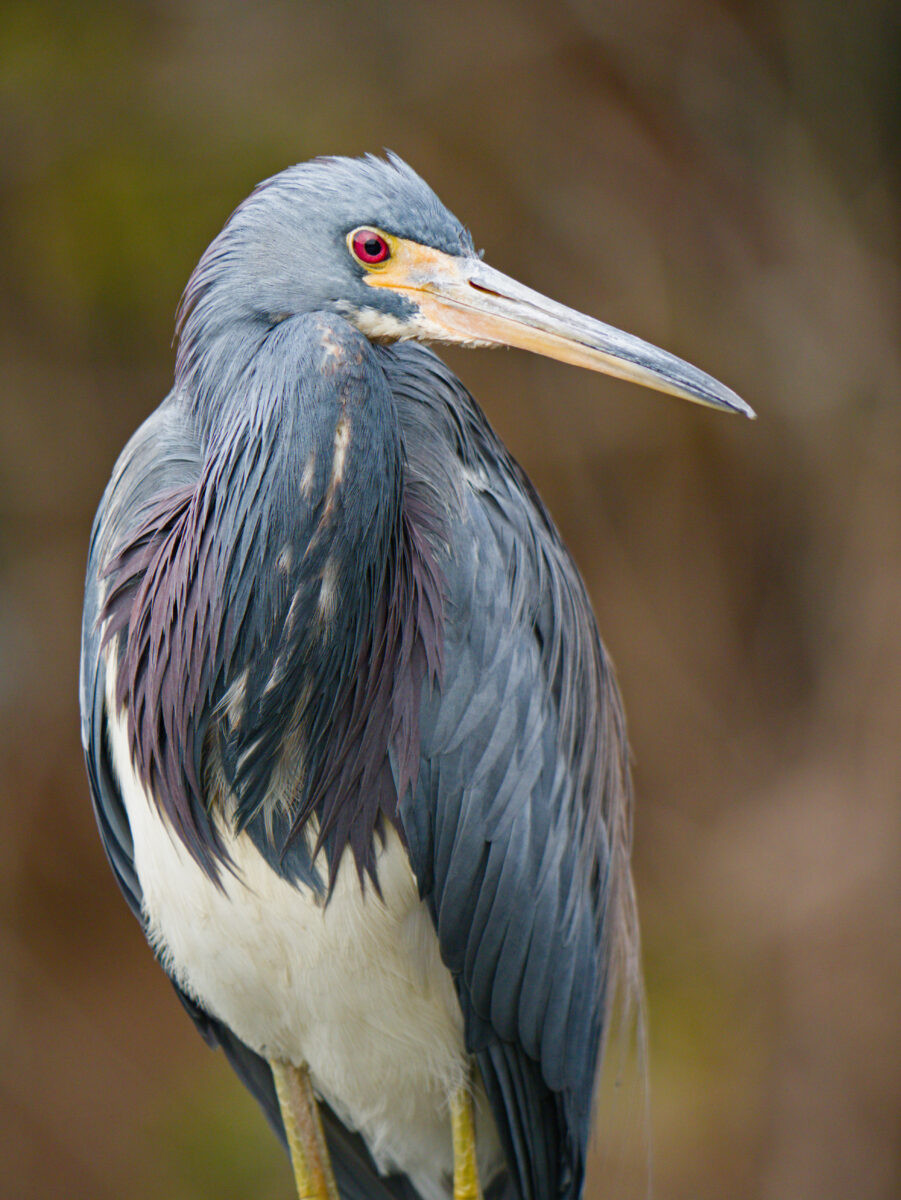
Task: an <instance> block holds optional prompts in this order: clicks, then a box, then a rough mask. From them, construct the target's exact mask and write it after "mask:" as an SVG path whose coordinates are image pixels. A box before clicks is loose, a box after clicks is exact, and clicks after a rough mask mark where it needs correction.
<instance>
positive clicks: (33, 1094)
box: [0, 0, 901, 1200]
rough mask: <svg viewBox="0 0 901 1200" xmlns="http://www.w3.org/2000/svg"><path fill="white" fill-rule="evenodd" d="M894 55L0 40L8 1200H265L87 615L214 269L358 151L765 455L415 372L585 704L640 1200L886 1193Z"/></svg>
mask: <svg viewBox="0 0 901 1200" xmlns="http://www.w3.org/2000/svg"><path fill="white" fill-rule="evenodd" d="M899 50H901V27H899V8H898V5H897V4H896V3H892V0H858V2H857V3H855V4H854V5H847V4H845V3H840V2H838V0H835V2H830V0H758V2H757V3H750V2H748V0H641V2H637V3H635V4H632V5H623V4H614V3H612V2H610V3H608V2H604V0H593V2H592V0H570V2H569V3H561V2H557V3H552V2H551V0H532V2H530V3H524V2H516V0H480V2H479V3H478V4H474V5H471V6H470V5H467V4H465V3H460V2H459V0H457V2H449V0H446V2H443V3H442V2H432V3H411V2H408V0H400V2H395V3H392V4H376V3H356V4H352V3H334V2H332V3H326V2H325V0H321V2H318V3H305V4H291V3H287V2H285V3H274V2H263V3H257V4H253V5H242V4H237V3H213V2H212V0H179V2H178V3H175V2H169V3H167V2H164V0H158V2H153V0H146V2H143V3H135V2H120V3H116V4H111V3H110V4H96V3H91V2H84V3H78V4H74V3H71V4H63V3H59V4H52V3H46V2H41V3H33V2H25V0H22V2H19V3H10V2H4V3H2V5H0V64H2V65H0V137H2V145H3V154H2V161H0V222H2V230H0V281H2V283H0V429H2V433H0V797H2V799H0V804H2V836H0V1161H2V1163H3V1167H2V1177H3V1184H2V1188H0V1190H2V1191H3V1193H4V1195H8V1196H10V1197H16V1198H23V1200H24V1198H27V1200H31V1198H43V1197H46V1196H51V1195H59V1194H63V1195H65V1196H66V1197H67V1198H68V1200H82V1198H84V1200H87V1198H91V1200H117V1198H118V1197H121V1196H123V1195H128V1196H129V1197H130V1198H131V1200H151V1198H154V1197H162V1196H166V1197H171V1198H173V1200H200V1198H201V1197H210V1196H216V1197H218V1198H219V1200H247V1198H249V1197H254V1198H255V1200H279V1198H280V1200H288V1198H289V1197H290V1196H291V1195H292V1192H291V1182H290V1176H289V1173H288V1168H287V1163H286V1162H285V1160H283V1158H282V1156H281V1154H280V1152H279V1150H278V1148H277V1146H276V1144H275V1141H274V1139H273V1138H272V1136H271V1135H270V1133H269V1131H268V1129H267V1128H266V1127H265V1126H264V1123H263V1120H262V1118H261V1117H260V1116H258V1114H257V1111H256V1109H255V1106H254V1105H253V1103H252V1101H251V1100H249V1099H248V1098H247V1097H246V1096H245V1095H244V1093H243V1092H242V1090H241V1088H240V1086H239V1085H238V1084H237V1082H236V1081H234V1080H233V1078H232V1077H231V1075H230V1073H229V1071H228V1069H227V1067H226V1066H225V1064H224V1062H223V1060H222V1058H221V1057H218V1056H215V1055H213V1054H211V1053H210V1052H209V1051H208V1050H207V1049H206V1048H205V1047H204V1045H203V1044H202V1043H201V1041H200V1040H199V1039H198V1038H197V1036H196V1034H195V1032H194V1030H193V1028H192V1026H191V1023H190V1022H189V1021H188V1020H187V1019H186V1017H185V1015H184V1014H183V1012H182V1011H181V1009H180V1006H179V1005H178V1003H177V1001H176V999H175V997H174V995H173V993H172V991H171V988H170V987H169V985H168V983H167V982H166V980H165V978H164V976H163V974H162V972H161V971H160V970H159V969H158V967H157V966H156V965H155V963H154V962H153V960H152V957H151V954H150V952H149V951H148V950H147V948H146V946H145V945H144V943H143V939H142V937H141V935H140V932H139V930H138V928H137V926H136V925H135V923H134V922H133V920H132V918H131V917H130V915H129V914H128V912H127V910H126V907H125V905H124V903H122V901H121V900H120V898H119V896H118V894H117V892H116V888H115V885H114V883H113V879H112V876H111V874H110V872H109V870H108V868H107V865H106V863H105V861H104V859H103V855H102V851H101V848H100V843H99V840H98V838H97V836H96V834H95V831H94V826H93V819H92V816H91V812H90V805H89V800H88V790H87V784H86V781H85V777H84V772H83V765H82V759H81V751H80V746H79V739H78V724H77V709H76V672H77V661H78V638H79V621H80V607H81V588H82V578H83V570H84V560H85V554H86V546H87V539H88V531H89V527H90V522H91V518H92V515H93V512H94V509H95V507H96V504H97V502H98V500H99V497H100V494H101V491H102V489H103V486H104V484H105V482H106V479H107V477H108V475H109V472H110V469H111V467H112V464H113V461H114V459H115V457H116V455H117V453H118V451H119V449H120V447H121V445H122V444H123V442H124V441H125V440H126V438H127V437H128V435H129V434H130V433H131V431H132V430H133V428H134V427H135V426H136V425H137V424H138V423H139V422H140V421H141V420H142V419H143V417H144V416H145V415H146V414H147V413H148V412H149V411H150V410H151V409H152V408H153V407H155V406H156V405H157V404H158V403H159V401H160V400H161V399H162V397H163V396H164V395H165V393H166V391H167V389H168V386H169V381H170V379H171V372H172V363H173V352H172V349H171V346H170V342H171V338H172V328H173V313H174V310H175V306H176V304H177V302H178V298H179V294H180V292H181V289H182V287H183V286H184V283H185V282H186V280H187V277H188V274H189V273H190V271H191V268H192V267H193V265H194V263H195V262H196V260H197V258H198V256H199V255H200V253H201V251H202V250H203V249H204V247H205V246H206V244H207V242H208V241H209V240H210V239H211V238H212V237H213V235H214V234H215V233H216V232H217V231H218V229H219V228H220V226H221V224H222V223H223V221H224V220H225V218H226V217H227V215H228V214H229V212H230V211H231V209H232V208H233V207H234V206H235V204H236V203H237V202H238V201H240V200H241V199H242V198H243V197H244V196H245V195H246V194H247V192H248V191H249V190H250V189H251V188H252V187H253V185H254V184H255V183H256V182H257V181H258V180H260V179H262V178H264V177H266V176H267V175H270V174H272V173H274V172H275V171H277V170H279V169H281V168H282V167H284V166H286V165H288V164H290V163H293V162H297V161H300V160H302V159H305V158H308V157H311V156H313V155H315V154H320V153H346V154H356V153H359V152H362V151H364V150H375V151H379V150H381V149H382V148H383V147H390V148H392V149H394V150H396V151H398V152H399V153H400V154H401V155H402V156H403V157H404V158H406V159H407V160H408V161H409V162H410V163H411V164H412V165H413V166H414V167H415V168H416V169H417V170H418V171H419V172H420V173H421V174H422V175H423V176H424V177H425V178H426V179H427V180H428V181H429V182H430V183H431V184H432V186H433V187H434V188H435V189H436V191H437V192H438V193H439V195H440V196H441V197H442V199H443V200H444V201H445V202H446V203H447V205H448V206H449V207H450V208H451V210H452V211H454V212H456V214H457V215H458V216H459V217H461V218H462V219H463V220H464V221H465V222H467V223H468V224H469V225H470V227H471V229H472V230H473V233H474V236H475V239H476V244H477V245H479V246H483V247H485V248H486V250H487V257H488V260H489V261H490V262H491V263H492V264H493V265H495V266H497V267H499V268H500V269H501V270H504V271H506V272H508V273H509V274H511V275H514V276H515V277H517V278H519V279H521V280H522V281H523V282H525V283H527V284H530V285H532V286H534V287H537V288H539V289H541V290H542V291H545V292H548V293H550V294H551V295H553V296H555V297H557V298H559V299H561V300H563V301H565V302H566V303H568V304H570V305H573V306H575V307H577V308H580V309H583V310H586V311H588V312H590V313H593V314H595V315H596V316H599V317H601V318H602V319H604V320H606V321H609V322H611V323H613V324H616V325H620V326H622V327H624V328H625V329H628V330H630V331H632V332H634V333H637V334H640V335H641V336H643V337H645V338H647V339H649V340H651V341H653V342H656V343H659V344H660V345H662V346H665V347H667V348H668V349H670V350H673V351H675V352H677V353H679V354H681V355H683V356H684V357H686V358H689V359H690V360H691V361H693V362H696V363H697V364H699V365H701V366H702V367H704V368H705V369H707V370H708V371H710V372H712V373H713V374H715V375H717V376H718V377H720V378H721V379H723V380H724V381H725V382H727V383H729V384H730V385H731V386H733V387H734V388H735V389H736V390H737V391H738V392H739V393H740V394H741V395H743V396H744V397H745V398H746V399H747V400H748V401H749V402H750V403H751V404H752V405H753V406H754V408H756V409H757V412H758V413H759V417H760V419H759V420H758V421H757V422H756V424H751V423H749V422H746V421H742V420H739V419H729V418H726V417H723V416H718V415H716V414H712V413H710V412H705V411H703V410H700V409H696V408H693V407H691V406H689V405H686V404H682V403H677V402H675V401H672V400H668V399H664V398H662V397H659V396H654V395H652V394H649V393H643V392H641V391H640V390H638V389H636V388H630V387H629V386H627V385H625V384H621V383H617V382H615V381H611V380H606V379H604V378H602V377H600V376H597V375H589V374H587V373H581V372H578V371H576V370H574V369H571V368H566V367H563V366H560V365H559V364H553V363H550V362H546V361H544V360H538V359H534V358H530V357H528V356H526V355H524V354H519V353H514V352H511V353H496V354H494V355H491V354H488V353H487V352H478V353H467V352H463V351H460V352H456V353H448V355H447V357H448V359H449V360H450V361H451V363H452V365H453V367H454V368H455V369H456V371H457V372H458V373H459V374H460V375H461V376H462V377H463V378H464V380H465V381H466V382H467V383H468V385H469V386H470V388H471V389H472V390H473V392H474V393H475V395H476V396H477V397H478V398H479V399H480V400H481V402H482V404H483V406H484V407H485V408H486V409H487V411H488V414H489V416H490V417H491V419H492V421H493V422H494V423H495V425H496V426H497V428H498V429H499V430H500V432H501V434H502V436H503V437H504V439H505V440H506V441H507V443H508V444H509V445H510V446H511V448H512V449H513V451H514V453H515V454H516V455H517V457H518V458H519V459H520V460H521V461H522V462H523V464H524V465H525V467H526V469H527V470H528V472H529V473H530V474H531V476H532V477H533V479H534V480H535V481H536V483H537V485H538V487H539V489H540V491H541V492H542V494H543V496H544V497H545V499H546V501H547V502H548V504H549V506H550V508H551V510H552V512H553V513H554V515H555V517H556V519H557V521H558V522H559V524H560V526H561V528H562V530H563V533H564V535H565V537H566V540H567V542H568V543H569V545H570V547H571V549H572V551H573V552H574V554H575V556H576V558H577V560H578V562H579V564H580V566H581V569H582V571H583V572H584V574H585V577H586V579H587V582H588V585H589V588H590V591H591V594H592V597H593V599H594V603H595V607H596V610H597V614H598V619H599V622H600V626H601V629H602V631H603V633H604V637H605V640H606V642H607V644H608V646H609V648H610V650H611V652H612V654H613V657H614V659H615V661H616V663H617V665H618V671H619V677H620V681H621V684H622V688H623V692H624V694H625V700H626V707H627V710H628V714H629V719H630V729H631V737H632V743H633V749H634V757H635V777H636V785H637V795H638V803H637V816H636V849H635V869H636V876H637V884H638V893H639V900H640V908H641V914H642V922H643V930H644V953H645V964H646V973H647V986H648V1003H649V1014H650V1042H651V1094H652V1122H653V1141H654V1160H655V1167H654V1174H655V1185H654V1191H655V1195H656V1196H657V1197H659V1198H662V1200H699V1198H704V1200H706V1198H710V1200H714V1198H716V1200H718V1198H721V1197H729V1198H730V1200H745V1198H748V1200H750V1198H755V1200H756V1198H763V1200H808V1198H809V1200H832V1198H835V1200H839V1198H841V1200H845V1198H847V1197H852V1196H853V1197H855V1200H889V1198H894V1197H898V1196H899V1195H901V1149H899V1147H901V1138H899V1132H901V1121H899V1115H901V1010H899V1000H898V997H899V994H901V960H899V945H901V920H899V912H901V905H899V900H901V895H899V892H901V887H899V878H901V874H899V848H901V816H899V813H901V806H899V791H901V736H899V734H901V682H899V681H901V618H899V614H901V513H899V499H901V495H899V493H901V407H899V378H901V364H899V340H898V329H899V324H898V318H899V237H898V233H899V223H898V218H899V203H898V201H899V190H901V189H899V183H901V170H899V157H898V144H899V137H898V135H899V132H901V91H899V82H898V79H899V76H898V63H899ZM604 1195H605V1193H604V1190H603V1186H602V1181H600V1182H599V1181H598V1180H597V1179H596V1180H595V1182H594V1183H593V1185H592V1194H591V1197H590V1200H601V1197H603V1196H604Z"/></svg>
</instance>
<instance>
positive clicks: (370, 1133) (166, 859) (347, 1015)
mask: <svg viewBox="0 0 901 1200" xmlns="http://www.w3.org/2000/svg"><path fill="white" fill-rule="evenodd" d="M109 675H110V676H112V671H109ZM108 702H109V711H110V713H111V714H112V713H114V712H115V711H116V709H115V706H114V703H113V694H112V684H111V685H110V688H109V690H108ZM110 730H111V737H110V740H111V751H112V757H113V762H114V764H115V768H116V773H117V775H118V779H119V783H120V786H121V789H122V795H123V799H124V802H125V807H126V809H127V812H128V819H129V823H130V825H131V830H132V835H133V838H134V852H135V868H136V870H137V875H138V879H139V880H140V883H141V888H142V891H143V895H144V913H145V917H146V920H147V928H148V937H149V938H150V941H151V942H152V944H153V946H154V948H155V949H156V951H157V952H158V954H159V955H160V957H161V959H162V961H163V963H164V965H165V966H166V968H167V970H168V971H169V972H170V974H172V975H173V977H174V978H175V979H176V980H177V981H178V982H179V984H180V985H181V986H182V987H183V988H184V989H185V991H186V992H188V993H189V994H190V995H191V996H193V997H194V998H196V999H197V1000H198V1001H199V1002H200V1003H201V1004H202V1005H203V1007H204V1008H205V1009H206V1010H207V1011H208V1012H210V1013H212V1014H213V1015H215V1016H216V1017H218V1018H219V1019H220V1020H222V1021H224V1022H225V1024H226V1025H228V1026H229V1027H230V1028H231V1029H232V1030H234V1032H235V1033H236V1034H237V1035H238V1037H240V1038H241V1040H242V1041H244V1042H246V1043H247V1045H248V1046H250V1047H251V1048H252V1049H254V1050H255V1051H256V1052H257V1053H259V1054H261V1055H263V1056H264V1057H266V1058H279V1059H283V1060H286V1061H289V1062H292V1063H294V1064H296V1065H299V1064H300V1063H302V1062H306V1063H307V1064H308V1066H309V1069H310V1075H311V1078H312V1081H313V1085H314V1087H315V1089H316V1091H317V1092H318V1093H319V1094H320V1095H321V1096H322V1097H324V1098H325V1099H326V1100H327V1101H328V1103H329V1104H330V1105H331V1106H332V1107H333V1109H334V1110H335V1112H336V1113H337V1114H338V1115H339V1116H340V1117H341V1119H342V1120H343V1121H344V1122H345V1123H346V1124H347V1125H348V1126H349V1127H350V1128H352V1129H355V1130H358V1131H359V1132H360V1133H361V1134H362V1135H363V1137H364V1138H365V1140H366V1142H367V1145H368V1146H369V1149H370V1152H371V1153H372V1155H373V1157H374V1159H375V1160H376V1162H377V1164H378V1166H379V1168H380V1169H381V1170H383V1171H402V1172H404V1173H406V1174H407V1175H409V1176H410V1178H411V1180H412V1181H413V1183H414V1186H416V1187H417V1188H418V1189H419V1190H420V1192H421V1193H422V1194H423V1196H424V1197H426V1198H427V1200H444V1198H445V1197H446V1196H448V1195H449V1191H448V1181H449V1179H450V1176H451V1174H452V1171H453V1153H452V1148H451V1136H450V1119H449V1115H448V1099H449V1097H450V1095H451V1094H452V1093H453V1092H454V1091H455V1090H456V1089H457V1088H459V1087H460V1086H463V1085H464V1083H465V1081H466V1078H467V1071H468V1069H469V1066H468V1056H467V1054H466V1052H465V1048H464V1045H463V1022H462V1016H461V1013H460V1006H459V1003H458V1001H457V998H456V994H455V992H454V987H453V982H452V980H451V976H450V973H449V972H448V970H447V968H446V967H445V966H444V965H443V963H442V962H441V958H440V955H439V951H438V941H437V937H436V935H435V931H434V926H433V925H432V921H431V918H430V917H429V914H428V911H427V910H426V908H425V906H424V905H423V904H422V903H421V901H420V900H419V896H418V892H417V887H416V881H415V879H414V877H413V873H412V871H411V869H410V865H409V862H408V860H407V856H406V853H405V851H404V849H403V846H402V843H401V841H400V839H399V837H398V836H397V834H396V833H395V831H394V830H389V832H388V834H387V837H386V841H385V845H384V847H383V848H381V849H380V851H379V854H378V876H379V882H380V885H381V888H382V898H381V899H380V898H379V896H378V894H377V893H376V892H375V890H374V889H373V888H372V886H371V885H370V886H368V887H367V889H366V892H365V895H364V893H363V891H362V889H361V887H360V884H359V880H358V877H357V872H356V869H355V867H354V864H353V858H352V855H350V854H346V855H345V857H344V859H343V861H342V864H341V868H340V870H339V873H338V878H337V881H336V884H335V888H334V891H333V893H332V897H331V900H330V902H329V904H328V905H327V906H325V905H323V903H322V901H321V899H320V898H319V897H318V896H317V895H316V894H315V893H314V892H312V891H311V890H309V889H306V888H299V887H295V886H293V885H292V884H290V883H288V882H287V881H286V880H284V879H282V878H280V877H279V876H278V875H276V874H275V872H274V871H273V870H272V869H271V868H270V867H269V865H268V864H267V863H266V861H265V859H264V858H263V857H262V855H261V854H260V853H259V852H258V850H257V849H256V847H255V846H254V845H253V842H252V841H251V840H250V838H249V837H248V836H247V835H246V834H239V835H237V836H234V835H232V834H229V833H226V832H225V831H223V838H224V841H225V843H226V845H227V848H228V851H229V854H230V855H231V857H232V860H233V862H234V865H235V871H234V873H230V872H229V871H228V870H224V871H223V872H222V873H221V882H222V885H223V886H222V887H221V888H219V887H217V886H216V885H215V884H214V883H212V881H211V880H210V879H209V877H208V876H207V875H206V874H205V873H204V872H203V871H202V870H201V869H200V867H199V866H198V865H197V864H196V863H195V862H194V860H193V859H192V858H191V856H190V854H189V853H188V851H187V850H186V849H185V847H184V846H183V845H182V844H181V842H180V841H179V839H178V837H177V836H176V835H175V834H173V833H171V832H170V830H169V828H168V826H167V825H166V824H165V822H164V821H163V819H162V818H161V817H160V815H159V813H158V811H157V808H156V806H155V805H154V803H153V801H152V799H151V798H150V797H149V796H148V795H147V792H146V790H145V789H144V786H143V784H142V783H141V781H140V780H139V779H138V777H137V776H136V774H135V771H134V767H133V764H132V760H131V754H130V751H129V745H128V737H127V729H126V722H125V718H124V715H123V714H120V715H119V716H118V717H117V718H112V717H111V720H110ZM475 1099H476V1106H477V1146H479V1148H480V1149H479V1160H480V1169H481V1172H482V1180H483V1183H485V1182H487V1181H488V1180H489V1179H490V1178H491V1176H492V1175H493V1174H494V1173H495V1171H496V1170H497V1168H498V1167H499V1165H500V1157H501V1156H500V1147H499V1144H498V1141H497V1133H496V1130H495V1128H494V1122H493V1119H492V1118H491V1116H490V1113H489V1110H488V1105H487V1102H486V1099H485V1096H484V1092H483V1090H482V1088H481V1085H479V1086H478V1087H477V1089H476V1096H475Z"/></svg>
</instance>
